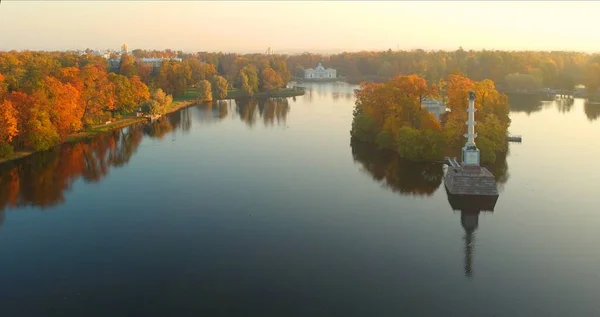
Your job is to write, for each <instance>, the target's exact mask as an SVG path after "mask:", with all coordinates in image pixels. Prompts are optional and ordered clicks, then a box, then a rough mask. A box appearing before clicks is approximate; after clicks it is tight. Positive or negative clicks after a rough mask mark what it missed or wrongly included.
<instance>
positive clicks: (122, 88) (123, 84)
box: [108, 73, 139, 116]
mask: <svg viewBox="0 0 600 317" xmlns="http://www.w3.org/2000/svg"><path fill="white" fill-rule="evenodd" d="M108 80H109V81H110V82H111V83H112V85H113V87H114V99H115V106H114V109H113V111H112V113H113V116H114V111H119V112H121V113H129V112H132V111H133V110H134V109H135V108H136V107H137V102H136V101H137V99H139V98H135V97H134V95H133V92H134V91H133V87H132V85H131V82H130V81H129V79H128V78H127V77H125V76H123V75H119V74H115V73H110V74H109V75H108Z"/></svg>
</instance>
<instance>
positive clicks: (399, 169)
mask: <svg viewBox="0 0 600 317" xmlns="http://www.w3.org/2000/svg"><path fill="white" fill-rule="evenodd" d="M350 146H351V147H352V157H353V158H354V161H355V162H358V163H360V164H361V165H362V167H363V170H364V171H365V172H367V173H368V174H370V175H371V177H373V179H374V180H376V181H377V182H382V183H383V185H384V187H386V188H388V189H390V190H392V191H393V192H398V193H401V194H407V195H416V196H430V195H432V194H433V193H434V192H435V191H436V190H437V189H438V188H439V186H440V184H441V183H442V179H443V177H444V169H443V165H442V164H441V163H415V162H410V161H407V160H404V159H402V158H400V157H399V156H398V154H396V153H395V152H392V151H388V150H379V149H377V147H376V146H374V145H370V144H367V143H363V142H359V141H351V142H350ZM507 155H508V152H507V153H498V154H497V156H496V162H495V163H494V164H491V165H487V166H486V167H487V168H488V169H489V170H490V172H492V174H494V176H495V178H496V184H498V189H499V190H502V188H503V185H504V184H505V183H506V182H507V181H508V178H509V174H508V164H507V161H506V158H507Z"/></svg>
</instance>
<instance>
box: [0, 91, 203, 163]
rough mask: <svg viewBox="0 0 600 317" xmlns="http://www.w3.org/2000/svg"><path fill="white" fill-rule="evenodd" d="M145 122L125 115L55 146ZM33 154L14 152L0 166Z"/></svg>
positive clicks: (177, 105)
mask: <svg viewBox="0 0 600 317" xmlns="http://www.w3.org/2000/svg"><path fill="white" fill-rule="evenodd" d="M191 104H193V102H192V101H174V102H173V103H172V104H171V106H170V107H169V109H168V110H167V113H171V112H175V111H177V110H179V109H182V108H185V107H187V106H189V105H191ZM147 121H148V119H147V118H144V117H136V116H134V115H127V116H125V117H123V118H121V119H118V120H116V121H114V122H111V123H109V124H99V125H96V126H93V127H91V128H89V129H87V130H85V131H82V132H78V133H73V134H71V135H69V136H68V137H67V138H66V139H65V140H64V141H62V142H60V143H59V144H57V146H58V145H60V144H64V143H74V142H79V141H82V140H85V139H89V138H92V137H94V136H97V135H99V134H102V133H106V132H109V131H112V130H117V129H121V128H124V127H127V126H130V125H132V124H136V123H142V122H147ZM35 152H36V151H16V152H14V153H13V155H11V156H8V157H5V158H2V159H0V164H2V163H5V162H8V161H12V160H17V159H20V158H23V157H26V156H29V155H31V154H33V153H35Z"/></svg>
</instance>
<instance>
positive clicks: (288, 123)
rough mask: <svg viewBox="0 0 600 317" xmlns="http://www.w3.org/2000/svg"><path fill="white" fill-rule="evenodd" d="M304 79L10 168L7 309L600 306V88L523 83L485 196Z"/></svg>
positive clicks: (4, 264)
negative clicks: (459, 186)
mask: <svg viewBox="0 0 600 317" xmlns="http://www.w3.org/2000/svg"><path fill="white" fill-rule="evenodd" d="M306 86H307V94H306V95H305V96H301V97H297V98H295V99H287V100H285V99H282V100H268V101H259V102H247V101H246V102H241V101H240V102H238V103H236V102H235V101H233V100H232V101H229V102H221V103H219V104H215V105H212V106H195V107H190V108H187V109H185V110H182V111H179V112H177V113H174V114H171V115H169V116H168V117H167V118H166V119H165V120H162V121H160V122H158V123H155V124H153V125H149V126H135V127H129V128H126V129H123V130H122V131H116V132H114V133H109V134H107V135H103V136H100V137H98V138H95V139H93V140H91V141H89V142H86V143H80V144H75V145H65V146H62V147H60V148H58V149H56V150H55V151H51V152H47V153H40V154H38V155H35V156H32V157H30V158H27V159H25V160H22V161H19V162H16V163H9V164H5V165H4V166H0V176H1V177H2V178H1V181H0V209H2V208H4V210H3V211H1V212H0V223H1V226H0V316H510V317H514V316H598V315H600V304H599V302H598V299H599V298H600V249H599V248H598V241H600V210H599V206H600V195H598V190H597V188H598V187H597V184H598V183H599V181H600V173H598V170H597V166H598V164H597V161H598V158H599V157H600V146H598V143H597V142H595V141H594V140H595V137H596V136H598V135H600V120H597V119H598V117H599V116H600V106H590V105H585V104H584V101H583V100H580V99H576V100H575V101H574V102H565V101H552V102H538V101H535V100H519V101H514V100H513V102H512V105H511V108H512V112H511V118H512V125H511V132H512V133H513V134H521V135H523V140H524V142H523V143H522V144H511V145H510V153H509V154H508V155H507V157H506V159H505V160H502V159H500V162H499V163H498V164H497V165H496V166H493V167H491V168H492V170H493V171H494V173H495V174H496V176H497V178H498V182H499V187H500V190H501V193H500V198H499V199H498V202H497V203H496V206H495V209H494V211H493V212H481V213H478V212H477V211H475V212H473V211H471V212H468V211H459V210H453V208H452V207H451V205H450V203H449V200H448V197H447V194H446V192H445V190H444V188H443V185H442V178H443V167H442V166H441V165H437V164H425V165H423V164H421V165H417V164H410V163H407V162H405V161H402V160H400V159H398V158H397V157H396V156H395V155H392V154H390V153H378V152H377V151H374V150H373V149H370V148H369V147H366V146H361V145H360V144H358V145H356V144H355V145H351V144H350V140H349V130H350V124H351V121H352V109H353V106H354V104H353V103H354V98H353V94H352V91H353V89H354V86H350V85H346V84H313V85H311V84H307V85H306Z"/></svg>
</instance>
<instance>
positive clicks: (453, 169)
mask: <svg viewBox="0 0 600 317" xmlns="http://www.w3.org/2000/svg"><path fill="white" fill-rule="evenodd" d="M467 112H468V121H467V133H466V134H465V137H466V138H467V142H466V144H465V146H464V147H463V149H462V163H458V161H457V160H456V158H446V162H447V164H448V166H449V168H448V171H447V172H446V175H445V177H444V186H445V187H446V191H447V192H448V194H449V195H464V196H474V197H477V196H490V197H492V198H493V197H495V198H496V199H497V198H498V188H497V186H496V179H495V178H494V175H493V174H492V173H491V172H490V171H489V170H488V169H487V168H485V167H483V166H480V164H479V163H480V152H479V149H478V148H477V145H476V144H475V138H476V137H477V134H476V133H475V93H474V92H472V91H469V107H468V108H467ZM494 203H495V199H494Z"/></svg>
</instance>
